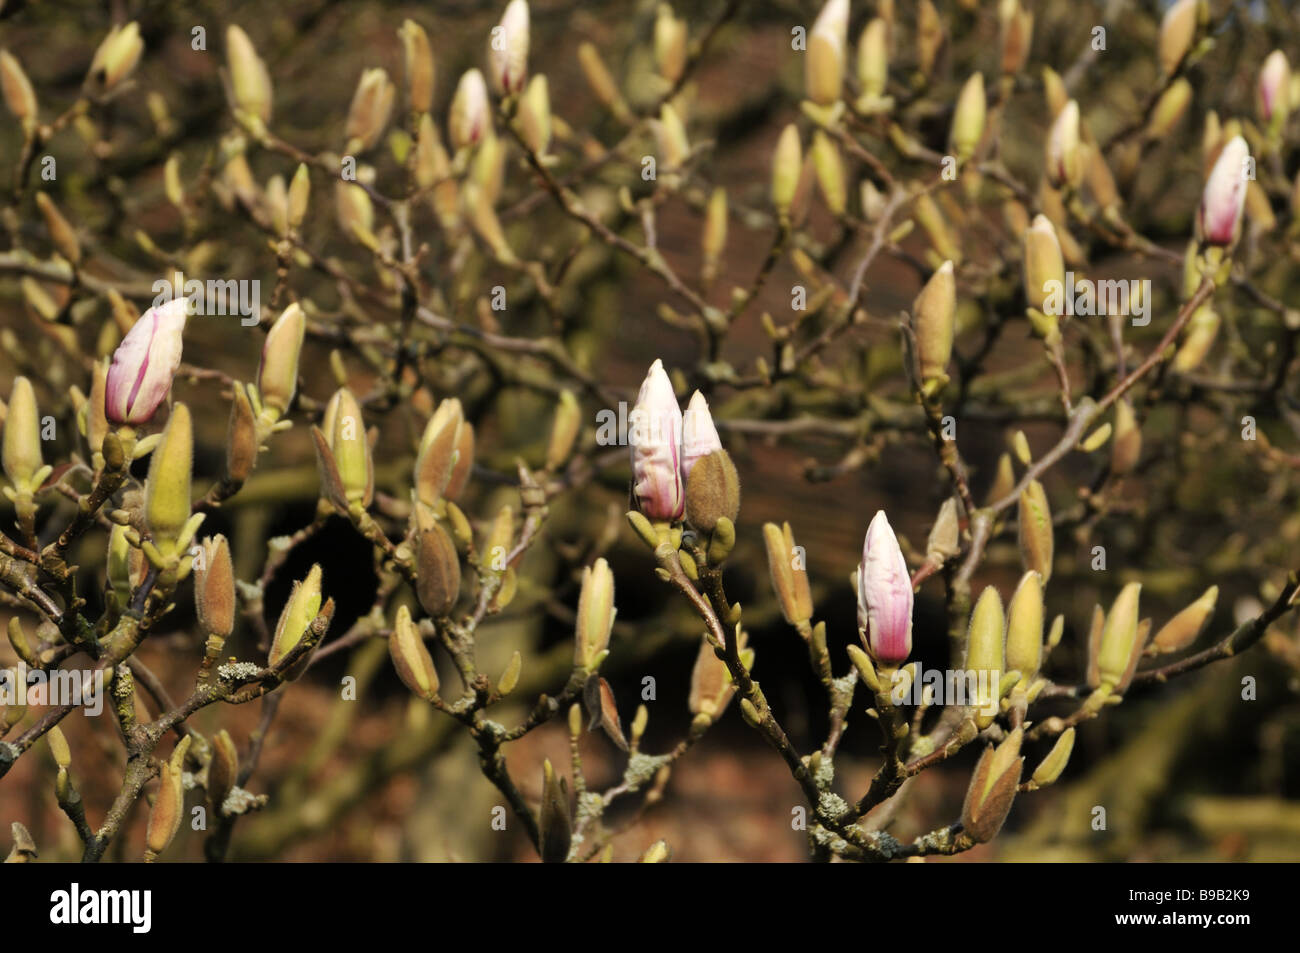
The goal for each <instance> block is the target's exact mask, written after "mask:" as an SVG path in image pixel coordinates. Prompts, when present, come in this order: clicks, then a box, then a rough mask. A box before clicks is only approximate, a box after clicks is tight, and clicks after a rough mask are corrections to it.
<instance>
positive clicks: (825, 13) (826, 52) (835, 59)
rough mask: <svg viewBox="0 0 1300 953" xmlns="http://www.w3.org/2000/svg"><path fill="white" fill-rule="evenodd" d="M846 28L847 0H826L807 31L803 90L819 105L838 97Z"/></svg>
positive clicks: (842, 80)
mask: <svg viewBox="0 0 1300 953" xmlns="http://www.w3.org/2000/svg"><path fill="white" fill-rule="evenodd" d="M848 29H849V0H827V2H826V5H825V6H824V7H822V10H821V13H820V14H818V16H817V19H816V21H814V23H813V28H812V31H811V32H810V33H809V34H808V51H807V52H806V53H805V54H804V91H805V92H806V93H807V95H808V98H809V99H811V100H812V101H813V102H815V103H817V104H818V105H819V106H830V105H832V104H833V103H835V102H837V101H838V100H839V98H840V88H841V86H842V85H843V82H844V49H845V46H846V45H847V43H848Z"/></svg>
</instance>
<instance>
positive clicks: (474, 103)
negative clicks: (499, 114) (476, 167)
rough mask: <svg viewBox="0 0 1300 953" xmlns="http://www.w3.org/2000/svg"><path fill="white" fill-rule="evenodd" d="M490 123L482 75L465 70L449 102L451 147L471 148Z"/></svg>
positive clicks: (481, 136) (473, 70)
mask: <svg viewBox="0 0 1300 953" xmlns="http://www.w3.org/2000/svg"><path fill="white" fill-rule="evenodd" d="M490 121H491V118H490V117H489V115H488V95H487V86H485V85H484V84H483V74H482V73H480V72H479V71H478V70H476V69H472V70H467V71H466V72H465V74H464V75H463V76H461V78H460V82H459V83H458V84H457V85H456V95H455V96H453V97H452V100H451V118H450V119H449V120H448V122H447V126H448V130H449V132H450V134H451V142H452V145H454V146H455V147H456V148H457V149H464V148H465V147H466V146H472V145H473V144H474V143H476V142H478V141H479V140H480V139H482V138H483V135H484V134H485V133H486V132H487V129H488V123H489V122H490Z"/></svg>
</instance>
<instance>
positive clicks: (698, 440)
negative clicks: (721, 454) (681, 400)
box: [682, 390, 722, 478]
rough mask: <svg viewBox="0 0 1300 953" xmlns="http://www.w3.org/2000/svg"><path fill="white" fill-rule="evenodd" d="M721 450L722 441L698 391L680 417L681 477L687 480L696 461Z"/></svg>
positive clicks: (707, 406)
mask: <svg viewBox="0 0 1300 953" xmlns="http://www.w3.org/2000/svg"><path fill="white" fill-rule="evenodd" d="M721 449H722V439H721V438H720V437H719V436H718V429H717V427H715V426H714V424H713V415H712V414H711V413H709V402H708V401H707V400H705V399H704V395H703V394H701V393H700V392H699V391H698V390H697V391H696V392H695V393H694V394H692V395H691V401H690V403H689V404H688V405H687V406H686V413H684V414H683V415H682V475H683V476H685V477H687V478H689V477H690V475H691V470H692V469H694V467H695V464H696V462H697V461H699V460H702V459H703V458H704V457H706V456H708V455H709V454H711V453H713V452H714V451H715V450H721Z"/></svg>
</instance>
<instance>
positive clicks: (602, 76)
mask: <svg viewBox="0 0 1300 953" xmlns="http://www.w3.org/2000/svg"><path fill="white" fill-rule="evenodd" d="M578 65H579V66H580V67H582V75H583V76H585V77H586V78H587V85H588V86H590V87H591V91H592V93H593V94H594V95H595V97H596V99H597V100H599V101H600V103H601V105H603V106H605V107H607V108H608V109H611V110H613V111H614V113H615V114H619V113H623V112H626V110H627V107H626V106H625V105H624V103H623V97H622V96H621V95H620V94H619V91H618V84H617V83H615V82H614V77H613V76H611V75H610V74H609V69H608V68H607V67H606V66H605V61H604V60H602V59H601V58H600V51H599V50H597V49H596V47H595V45H594V44H592V43H586V42H584V43H579V44H578Z"/></svg>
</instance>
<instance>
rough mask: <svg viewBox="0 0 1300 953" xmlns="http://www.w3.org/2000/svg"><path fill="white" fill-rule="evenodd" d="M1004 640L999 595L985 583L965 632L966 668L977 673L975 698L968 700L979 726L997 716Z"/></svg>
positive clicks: (1003, 618)
mask: <svg viewBox="0 0 1300 953" xmlns="http://www.w3.org/2000/svg"><path fill="white" fill-rule="evenodd" d="M1005 640H1006V617H1005V616H1004V615H1003V612H1002V597H1001V596H999V595H998V591H997V590H996V589H994V588H993V587H992V586H986V587H985V588H984V591H983V592H981V593H980V597H979V599H978V600H976V602H975V608H974V609H973V610H972V611H971V615H970V628H969V629H968V630H967V633H966V669H967V670H968V671H972V672H977V673H981V675H980V677H978V678H977V679H976V686H977V687H976V690H975V693H974V694H975V699H974V700H973V701H972V702H971V707H972V708H974V709H975V713H974V717H975V724H976V725H977V726H978V727H979V728H980V729H981V730H982V729H984V728H987V727H988V726H989V725H991V724H992V723H993V719H994V718H996V717H997V702H998V698H999V697H1000V695H1001V692H1000V690H999V683H1000V681H1001V679H1002V672H1003V671H1004V652H1005V648H1004V646H1005Z"/></svg>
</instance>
